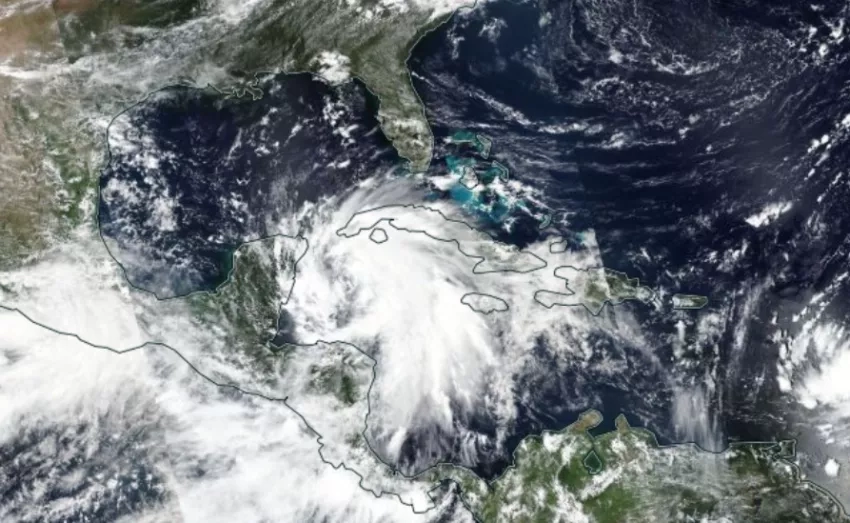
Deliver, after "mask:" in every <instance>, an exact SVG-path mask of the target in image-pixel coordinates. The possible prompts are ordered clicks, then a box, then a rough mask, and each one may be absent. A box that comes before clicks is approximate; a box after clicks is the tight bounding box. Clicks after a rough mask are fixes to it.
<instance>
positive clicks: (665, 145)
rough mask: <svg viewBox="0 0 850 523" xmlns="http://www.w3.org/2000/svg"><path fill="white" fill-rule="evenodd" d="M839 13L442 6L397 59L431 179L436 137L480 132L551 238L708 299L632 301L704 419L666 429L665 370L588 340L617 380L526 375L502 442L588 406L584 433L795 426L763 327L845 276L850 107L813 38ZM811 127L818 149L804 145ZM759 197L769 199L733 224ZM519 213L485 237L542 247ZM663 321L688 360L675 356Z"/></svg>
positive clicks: (829, 52) (675, 6)
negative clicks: (820, 143)
mask: <svg viewBox="0 0 850 523" xmlns="http://www.w3.org/2000/svg"><path fill="white" fill-rule="evenodd" d="M847 14H848V7H847V5H846V4H844V3H841V2H831V3H819V4H818V5H816V6H812V5H809V4H806V3H800V2H780V3H777V2H704V1H700V2H680V1H676V2H673V1H669V2H664V1H662V2H645V1H644V2H641V1H638V2H618V1H605V0H596V1H581V0H566V1H563V0H561V1H547V0H543V1H540V2H523V3H515V2H509V1H501V2H490V3H486V4H483V5H481V6H479V7H478V8H476V9H475V10H473V11H467V12H463V13H460V14H458V15H456V16H455V17H454V18H453V19H452V20H451V21H450V22H449V23H448V24H446V25H445V26H443V27H441V28H439V29H438V30H436V31H434V32H433V33H431V34H429V35H427V36H426V37H425V38H424V39H423V40H422V41H421V42H420V43H419V45H418V46H417V47H416V48H415V50H414V53H413V56H412V58H411V60H410V67H411V69H412V71H413V78H414V85H415V87H416V89H417V91H418V92H419V94H420V96H421V98H422V100H423V102H424V104H425V105H426V107H427V111H428V117H429V120H430V122H431V125H432V127H433V129H434V133H435V136H436V138H437V143H438V148H437V155H436V160H435V161H436V166H435V169H437V170H439V169H440V168H441V162H445V159H446V158H449V157H451V156H452V155H456V154H457V152H456V151H457V146H456V145H454V144H445V143H444V139H445V138H447V137H449V136H452V135H453V134H454V133H456V132H457V131H458V130H459V129H463V130H468V131H472V132H475V133H482V134H484V135H486V136H488V137H489V138H491V139H492V141H493V146H492V151H491V158H492V159H495V160H497V161H498V162H500V163H502V164H504V165H506V166H507V167H508V168H509V169H510V172H511V176H512V177H514V178H515V179H517V180H520V181H522V182H523V183H524V184H526V185H527V186H529V187H531V188H534V189H535V190H536V193H535V194H536V195H537V199H538V200H539V203H540V204H539V205H537V206H536V207H537V208H538V209H540V210H541V212H544V211H545V212H549V213H551V215H552V216H554V217H555V220H554V222H553V223H554V225H555V227H556V228H557V229H558V232H559V233H560V234H563V235H565V236H567V237H571V236H573V235H575V234H576V233H577V232H579V231H583V230H587V229H593V230H594V231H595V233H596V238H597V241H598V244H599V248H600V251H601V257H602V261H603V263H604V265H605V266H607V267H610V268H613V269H616V270H621V271H624V272H627V273H628V274H630V275H632V276H639V277H640V278H641V279H642V281H644V282H646V284H648V285H651V286H657V287H663V288H667V289H671V290H672V292H676V291H677V290H683V291H685V292H690V293H696V294H703V295H706V296H709V298H710V303H709V306H708V307H706V309H704V310H701V311H690V312H687V313H671V312H670V311H662V312H655V311H652V310H650V309H648V308H644V307H640V306H636V307H633V308H632V310H633V313H634V314H635V315H636V316H637V317H638V318H639V320H640V322H641V327H642V329H643V330H644V331H645V332H646V333H647V335H648V336H649V337H650V339H651V340H652V345H653V347H654V350H655V353H656V355H657V356H658V357H659V360H660V361H662V362H664V363H665V364H666V365H668V366H669V372H670V373H671V374H672V375H674V376H675V381H676V383H678V385H679V386H680V387H682V388H684V389H688V388H694V389H699V390H703V391H704V393H703V394H701V395H700V397H703V398H704V399H705V401H706V403H707V405H706V407H705V408H704V409H702V410H703V412H694V413H693V416H694V418H695V419H696V418H700V417H704V418H705V419H702V420H700V421H698V422H694V425H693V426H690V427H688V426H681V423H680V421H681V420H679V422H677V420H676V419H675V412H674V411H675V410H676V409H675V407H674V405H673V404H672V402H673V396H674V394H673V391H672V390H667V389H665V386H664V385H660V383H663V382H662V381H659V380H657V379H656V376H653V373H656V372H661V373H663V372H664V371H658V370H657V369H656V370H651V368H650V367H649V366H648V365H647V364H646V362H645V361H642V360H641V356H640V355H639V354H637V353H636V352H635V351H633V350H632V349H631V348H630V347H629V346H628V343H627V342H623V341H622V340H619V341H614V340H600V344H599V347H600V350H607V351H615V352H621V353H622V357H623V358H624V360H625V361H628V362H629V365H630V366H632V368H634V369H637V371H636V372H633V373H625V374H624V375H623V376H621V377H618V378H612V377H610V376H606V377H601V376H596V375H593V374H592V373H589V372H587V371H585V370H584V369H582V368H580V367H576V368H572V369H568V370H567V371H563V373H562V374H561V375H560V376H558V377H557V378H552V379H546V378H541V377H538V378H537V382H534V383H533V385H534V387H531V386H530V387H529V388H535V387H536V388H537V390H540V392H539V393H538V394H536V395H535V396H534V399H533V400H532V401H531V402H529V403H526V404H524V405H520V406H519V410H520V412H521V415H522V421H521V422H520V423H519V425H518V426H517V428H516V438H515V439H514V440H513V441H514V442H516V441H517V440H518V439H519V438H521V437H522V436H523V435H525V434H528V433H533V432H538V431H539V430H540V429H541V428H559V427H562V426H563V425H564V424H566V423H568V422H570V421H572V420H573V419H574V418H575V415H576V414H577V413H578V411H580V410H582V408H580V407H581V406H582V405H584V407H591V406H593V407H597V408H600V409H601V410H602V411H603V413H604V414H605V415H606V419H607V420H608V425H606V427H605V428H610V423H611V421H612V420H613V418H614V416H615V415H616V414H617V413H619V412H626V413H627V414H630V415H631V416H630V419H632V420H633V421H634V422H635V423H638V424H643V425H646V426H648V427H649V428H651V429H653V430H655V431H656V432H657V433H658V434H659V437H660V439H661V440H662V441H664V442H673V441H682V440H697V441H698V442H699V443H701V444H703V445H705V446H708V447H720V446H723V445H724V444H725V443H724V442H725V441H728V440H751V439H774V438H783V437H794V436H797V435H798V434H799V433H800V430H802V429H800V428H799V427H797V426H795V425H794V424H793V422H792V421H791V416H790V414H789V412H790V410H792V407H791V406H789V402H788V400H787V398H784V397H783V396H782V395H781V394H780V391H779V389H778V386H777V381H776V376H775V372H776V362H777V357H778V353H779V346H778V344H777V343H776V342H775V341H773V339H772V336H774V335H775V334H776V333H777V332H779V331H783V330H784V331H785V332H788V331H792V332H793V331H794V329H797V328H798V326H796V325H792V324H791V322H790V318H791V317H792V316H793V315H794V314H797V313H799V312H800V311H801V310H802V309H803V308H804V306H805V302H807V301H808V300H809V299H810V298H811V296H812V295H814V294H815V293H818V292H824V291H825V290H826V289H827V287H828V286H829V284H830V283H831V282H832V281H833V280H834V278H835V277H836V276H837V275H838V274H839V273H841V272H842V271H844V270H846V268H847V255H848V250H850V241H848V233H850V213H848V210H847V205H846V203H845V202H847V201H848V200H847V198H848V196H850V195H848V185H847V181H846V179H845V180H843V181H842V180H841V178H840V177H839V174H840V173H842V172H843V170H844V169H846V168H847V165H848V159H850V146H848V138H847V133H843V134H842V133H841V132H839V131H837V130H836V129H839V128H840V122H841V120H842V118H843V117H844V116H845V115H847V114H850V64H848V51H850V39H848V38H841V37H835V36H834V34H835V32H836V27H837V26H836V24H837V23H838V21H839V20H840V19H841V18H842V17H844V18H846V17H847ZM824 46H826V47H824ZM824 49H825V52H824ZM825 134H827V135H830V136H831V137H832V142H831V149H830V150H829V152H828V153H827V154H826V155H825V156H823V157H822V156H821V155H822V153H824V151H825V148H823V147H821V148H815V149H816V150H815V151H814V152H811V151H809V148H810V147H811V146H812V141H813V140H815V139H819V138H820V137H821V136H823V135H825ZM776 202H780V203H783V204H788V205H789V206H790V208H789V209H787V210H785V211H784V212H782V213H781V214H779V215H778V216H776V217H775V219H773V220H772V221H771V222H770V223H769V224H767V225H763V226H761V227H755V226H753V225H752V224H750V223H748V222H747V219H748V218H751V217H752V216H754V215H758V214H759V213H760V212H762V211H763V210H764V209H765V208H766V207H768V206H770V205H771V204H775V203H776ZM461 203H462V202H461ZM530 205H531V204H530ZM532 206H533V205H532ZM519 222H520V223H521V225H520V226H518V227H514V228H513V230H511V231H510V232H509V233H507V232H504V231H503V232H502V237H503V238H508V239H511V240H512V241H514V242H515V243H517V244H520V245H522V244H524V243H527V242H529V241H532V240H534V239H538V238H539V237H540V236H541V234H542V233H541V232H540V231H538V229H537V228H536V227H535V225H536V223H537V222H536V221H535V220H533V219H531V218H529V217H523V216H520V219H519ZM842 289H843V287H842ZM829 292H830V293H831V296H830V300H831V304H830V306H829V314H830V315H831V316H832V317H834V318H836V319H838V320H843V319H844V318H845V317H846V314H847V313H846V311H847V310H848V309H847V306H848V303H847V298H846V296H847V294H846V289H844V290H843V291H836V290H835V289H832V290H830V291H829ZM712 318H713V319H712ZM680 321H681V322H684V324H685V326H686V331H687V336H688V343H689V347H690V350H688V351H686V353H685V354H683V355H680V356H674V352H675V351H674V347H673V345H674V342H675V338H676V329H677V322H680ZM700 322H702V323H700ZM711 322H713V323H714V324H715V325H714V326H713V327H712V328H709V327H708V326H707V324H709V323H711ZM615 345H616V346H615ZM605 347H607V348H605ZM536 350H537V351H538V352H539V353H540V358H541V361H545V358H546V357H547V350H546V348H545V347H539V348H538V349H536ZM552 368H556V367H555V366H552ZM707 377H708V378H707ZM706 382H708V383H710V386H709V385H706ZM582 395H584V397H585V398H586V400H585V401H582ZM680 410H681V409H680ZM677 423H678V425H679V426H677ZM685 425H687V423H686V424H685Z"/></svg>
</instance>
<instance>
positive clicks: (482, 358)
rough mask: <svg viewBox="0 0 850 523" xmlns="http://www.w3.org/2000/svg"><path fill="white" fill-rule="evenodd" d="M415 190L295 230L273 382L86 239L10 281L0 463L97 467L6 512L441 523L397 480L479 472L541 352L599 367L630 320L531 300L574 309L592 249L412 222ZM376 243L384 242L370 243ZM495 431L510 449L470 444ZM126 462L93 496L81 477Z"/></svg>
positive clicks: (385, 195)
mask: <svg viewBox="0 0 850 523" xmlns="http://www.w3.org/2000/svg"><path fill="white" fill-rule="evenodd" d="M412 187H413V185H411V183H410V181H409V180H396V181H387V180H370V181H367V182H364V183H363V184H361V185H360V186H359V187H357V188H355V189H354V190H353V191H351V192H350V193H349V194H347V195H345V196H340V197H335V198H331V199H328V200H325V201H323V202H321V203H319V204H317V205H313V206H308V207H306V208H304V209H302V211H301V212H300V213H299V214H298V215H297V216H292V217H291V218H289V219H286V220H284V221H283V222H282V223H280V225H279V228H280V232H281V233H282V234H284V235H285V236H282V237H280V238H279V239H277V240H275V242H274V244H273V246H272V248H273V252H275V253H276V254H275V256H278V257H279V256H280V255H281V253H287V252H289V253H293V254H294V257H295V258H297V257H298V256H301V255H302V254H303V256H301V257H300V259H299V262H298V264H297V267H290V268H289V269H287V271H290V270H291V271H293V272H285V273H282V274H281V275H278V277H277V280H272V281H277V285H278V286H280V289H279V290H280V296H281V297H282V299H281V305H282V306H283V307H284V309H285V310H286V311H287V314H288V315H289V316H290V319H291V321H292V323H293V325H294V328H293V333H292V334H293V336H294V337H295V339H296V340H297V342H298V343H299V344H301V345H299V346H292V347H290V348H289V349H287V350H288V351H289V352H287V354H286V356H285V357H283V358H281V359H279V360H278V363H276V364H275V366H273V367H272V368H271V370H269V369H266V370H260V368H259V367H258V366H257V365H256V362H254V361H252V358H253V357H254V356H252V354H251V353H249V352H245V351H244V349H239V350H237V348H235V347H233V346H231V345H230V344H229V342H228V341H226V340H227V339H228V334H229V333H228V332H227V329H228V328H231V327H232V326H230V325H225V324H208V323H204V322H202V321H201V320H200V319H199V316H198V314H200V313H199V312H198V308H197V307H198V305H197V302H195V301H192V299H189V298H178V299H170V300H164V301H161V300H157V299H156V298H155V297H154V296H152V295H151V294H149V293H146V292H143V291H138V290H135V289H132V288H131V287H130V286H128V285H127V283H126V281H125V280H124V278H123V273H122V271H121V269H120V267H119V266H118V265H117V264H116V263H115V262H114V260H112V258H110V257H109V256H108V255H107V253H106V251H105V249H104V248H103V245H102V243H100V241H99V239H98V238H96V237H93V236H92V235H91V234H90V233H88V232H81V233H80V235H79V236H78V237H77V238H75V240H74V241H73V242H70V243H66V244H64V245H62V246H58V247H56V248H55V249H54V250H53V251H52V252H51V253H50V254H48V255H46V256H45V257H44V258H43V259H42V260H41V261H40V262H39V263H36V264H34V265H30V266H27V267H24V268H21V269H18V270H15V271H12V272H7V273H3V274H0V284H2V286H0V304H2V305H3V306H5V307H7V309H4V312H3V313H2V315H0V322H2V327H0V348H2V349H3V352H2V354H3V359H2V362H1V363H2V367H1V368H2V370H0V373H2V375H1V376H0V393H2V394H3V395H4V397H5V399H4V400H3V402H2V405H3V409H2V410H0V416H2V420H0V427H6V429H5V431H4V433H3V434H2V437H3V439H4V441H3V444H5V445H24V446H26V445H30V446H31V447H32V448H29V447H27V450H25V451H24V452H25V453H27V452H29V453H30V455H31V456H32V461H33V462H35V461H37V460H36V454H33V453H40V452H43V447H44V445H45V443H43V441H46V440H47V439H49V438H51V437H54V436H51V435H50V434H58V433H68V432H69V431H70V432H73V436H72V438H71V439H70V440H68V441H66V443H65V447H67V448H77V449H83V448H84V449H86V450H85V459H82V460H81V461H80V460H79V459H78V460H77V461H73V460H71V461H69V463H70V464H69V465H68V467H67V472H63V474H65V475H67V476H68V477H62V478H55V477H53V478H51V479H50V480H45V479H44V478H41V477H36V476H33V477H32V478H30V479H28V480H23V481H22V483H21V484H22V485H26V486H22V487H21V488H22V492H21V493H20V494H19V495H18V496H17V497H16V498H15V500H13V501H11V502H9V503H6V504H4V505H3V508H2V510H3V511H5V513H6V514H11V515H12V516H15V517H16V515H17V514H19V512H16V511H21V510H50V511H54V512H55V513H56V514H66V515H74V514H79V513H85V511H91V510H94V509H93V508H92V507H95V506H112V505H115V507H123V508H115V509H114V515H115V516H116V517H117V516H128V515H132V517H133V518H137V517H139V514H144V515H145V517H149V518H150V519H151V520H174V519H181V518H182V519H183V520H187V521H191V520H198V521H202V520H203V521H268V520H275V521H310V520H313V521H320V520H321V521H325V520H327V521H359V520H363V521H405V520H421V519H422V518H423V517H425V516H419V515H417V514H415V513H414V510H412V509H411V506H408V505H412V506H413V507H414V508H415V509H416V511H424V510H428V509H432V510H431V511H430V512H429V513H428V516H429V517H430V516H435V515H438V514H440V513H441V512H442V511H443V510H444V509H445V506H446V505H445V504H446V503H450V502H451V499H450V497H447V498H440V499H437V500H436V505H437V506H436V507H435V506H434V505H435V501H433V500H432V499H431V498H430V495H432V494H435V493H434V492H429V491H430V490H431V489H432V488H433V487H434V485H432V484H429V483H426V482H424V481H418V480H417V481H410V480H407V479H405V478H403V477H400V476H394V475H393V474H392V471H391V468H390V467H388V466H386V465H384V464H383V463H381V461H385V462H389V463H392V464H397V465H402V466H403V468H405V470H406V471H408V472H414V471H420V470H422V469H424V468H426V467H427V466H428V465H429V464H431V463H433V461H434V460H435V459H439V458H440V457H441V456H444V455H445V452H446V450H447V449H448V448H453V449H454V450H455V451H457V452H456V453H455V454H454V457H455V459H459V460H461V461H462V462H465V463H467V464H474V463H475V461H476V459H477V458H476V456H477V454H476V452H477V451H478V450H480V449H481V448H492V447H493V446H494V445H496V446H498V445H499V444H501V443H502V438H503V437H504V436H505V435H506V434H507V432H508V430H509V428H510V427H511V423H512V421H513V420H514V418H515V416H516V412H515V405H516V403H517V397H516V394H518V393H521V386H519V385H518V384H517V383H516V381H515V380H516V379H517V377H518V376H519V375H520V374H519V373H520V371H521V370H522V369H523V366H525V365H529V364H530V363H533V361H532V360H531V359H530V358H532V357H531V356H530V354H529V353H528V347H530V346H532V345H533V343H534V342H535V340H538V339H541V338H543V339H546V340H547V343H548V344H549V345H551V347H552V350H554V351H556V352H558V353H559V354H561V355H562V356H563V357H564V358H580V359H581V358H588V357H589V356H590V354H591V349H590V348H589V347H588V346H587V345H586V342H585V341H584V340H586V339H587V334H588V333H590V332H592V331H594V330H595V329H601V328H604V329H606V330H608V331H610V332H614V333H616V332H620V331H622V334H623V335H624V336H625V335H628V332H627V331H628V329H629V328H630V327H629V320H628V316H627V315H620V317H619V318H618V319H617V320H616V321H615V319H614V318H613V317H610V316H608V315H601V316H599V317H593V316H591V315H589V314H588V313H587V311H586V310H585V309H584V308H583V307H561V308H554V309H547V308H545V307H543V306H542V305H541V304H539V303H537V302H536V301H535V300H534V295H535V292H536V291H538V290H543V289H549V290H561V291H563V290H564V289H565V282H564V280H563V279H560V278H558V277H557V276H555V268H556V267H559V266H564V265H570V266H573V267H578V268H582V267H589V266H593V265H597V264H598V258H597V254H596V249H595V245H594V244H593V235H592V233H588V234H586V235H585V237H586V238H587V242H588V243H587V245H586V246H585V248H584V249H582V250H578V251H571V252H555V253H553V252H552V251H553V250H555V251H557V249H550V247H549V244H548V243H540V244H537V245H533V246H531V247H530V248H529V249H528V251H527V252H524V253H520V252H518V251H516V250H515V249H513V248H511V247H509V246H506V245H503V244H499V243H497V242H495V241H494V240H493V239H492V238H490V237H489V236H486V235H484V234H483V233H480V232H477V231H475V230H474V229H471V228H470V227H469V226H468V225H466V224H464V223H462V222H460V221H454V220H460V219H461V218H462V216H460V215H459V214H457V212H456V211H455V210H453V209H452V208H451V207H450V206H439V205H435V206H432V207H418V206H413V205H407V206H406V205H404V204H403V203H402V204H399V203H398V202H407V201H420V199H421V195H420V194H418V193H417V192H416V190H415V189H413V188H412ZM391 202H392V203H393V204H394V205H392V206H389V207H388V206H387V205H388V204H389V203H391ZM438 211H439V212H438ZM374 227H380V228H381V229H383V230H384V231H385V233H386V241H385V242H382V243H377V242H374V241H372V240H371V239H370V236H371V234H370V232H371V231H372V230H373V228H374ZM296 234H299V235H301V236H302V237H303V239H301V238H296V237H295V236H296ZM237 270H238V263H237ZM293 278H294V279H295V284H294V286H293V284H292V282H293ZM290 290H291V295H290ZM471 292H477V293H482V294H487V295H492V296H499V297H500V298H501V299H502V300H504V302H505V303H507V304H508V306H509V307H510V311H509V312H508V313H506V314H491V315H483V314H480V313H478V312H475V311H474V310H473V309H472V308H470V307H468V306H467V305H465V304H464V303H463V302H462V301H461V298H462V297H463V296H464V295H466V294H468V293H471ZM287 298H288V299H287ZM18 311H20V312H18ZM22 313H23V314H22ZM618 314H619V313H618ZM48 326H49V327H50V329H56V331H61V333H59V332H56V331H53V330H50V329H48V328H47V327H48ZM325 342H327V343H325ZM95 345H97V346H95ZM335 365H336V367H335ZM339 365H342V366H341V367H340V366H339ZM316 369H330V370H333V369H343V370H344V371H345V372H346V373H348V378H346V379H349V380H350V382H349V383H351V384H353V385H352V390H353V391H354V392H353V393H352V397H351V398H350V400H346V401H343V400H342V399H340V398H338V397H334V394H333V393H330V392H327V391H322V390H319V389H320V387H317V386H316V383H317V382H316V381H315V379H314V378H315V376H314V375H315V373H316ZM329 372H330V371H329ZM333 372H336V370H333ZM373 372H374V374H373ZM269 373H271V374H269ZM311 376H313V377H312V378H311ZM311 380H312V381H311ZM231 386H232V387H231ZM233 387H235V388H233ZM24 390H25V391H27V393H26V394H22V393H21V391H24ZM367 393H368V397H367ZM284 398H287V400H288V401H287V403H286V404H284V402H283V401H282V400H283V399H284ZM293 409H294V410H293ZM481 413H484V415H485V416H487V417H489V418H491V419H492V420H494V423H495V427H496V432H495V435H493V434H484V433H482V432H480V431H478V430H477V429H476V428H475V427H474V426H473V425H472V424H471V423H470V419H471V418H472V417H473V416H475V415H480V414H481ZM361 433H364V435H365V436H366V440H367V441H368V442H369V443H370V445H371V447H372V448H373V449H374V451H375V452H376V453H377V456H375V455H373V454H372V453H371V452H370V451H369V448H368V447H365V446H363V445H362V444H361V443H358V441H359V440H358V438H359V435H360V434H361ZM320 435H321V440H320V441H317V438H319V436H320ZM21 442H29V443H26V444H24V443H21ZM122 442H124V443H122ZM127 442H132V443H127ZM458 449H460V450H459V451H458ZM113 455H114V456H116V459H112V460H110V461H109V463H110V465H109V466H108V467H104V468H105V472H104V473H103V474H101V476H99V477H98V479H97V481H96V482H95V483H92V481H93V480H91V479H90V478H88V476H89V474H88V472H87V471H83V470H76V469H75V467H77V466H78V465H77V463H79V462H82V463H89V464H90V463H92V460H95V461H96V460H98V459H105V458H102V457H103V456H113ZM39 456H40V454H39ZM98 456H101V458H99V457H98ZM127 456H130V457H129V458H128V457H127ZM41 457H44V456H41ZM57 459H61V457H60V456H57ZM69 459H70V458H69ZM122 460H125V461H122ZM125 462H126V463H125ZM131 463H138V464H139V465H138V467H137V469H138V470H136V469H134V468H133V467H136V465H131ZM63 470H64V469H63ZM139 477H141V478H143V479H142V480H139V479H138V478H139ZM27 481H29V482H30V483H31V484H28V483H26V482H27ZM44 481H54V482H61V483H62V484H69V483H73V482H74V481H76V482H78V483H79V484H80V485H81V486H78V489H77V490H75V491H74V492H75V494H73V496H72V495H70V494H69V495H68V496H66V497H62V496H56V495H55V492H54V490H51V489H50V488H47V489H45V488H41V487H38V488H37V486H36V484H39V485H41V484H43V482H44ZM44 492H49V493H51V494H50V496H53V497H50V499H48V497H45V496H48V494H44ZM376 495H380V497H376ZM38 496H42V498H39V497H38ZM54 498H55V499H54ZM86 500H88V501H86ZM98 500H99V501H98ZM122 500H124V501H122ZM126 500H131V501H126ZM80 503H83V504H84V505H85V503H89V505H85V506H83V505H80ZM110 504H112V505H110ZM36 506H38V507H44V508H38V509H36V508H33V507H36ZM63 511H64V512H63ZM74 511H77V512H74ZM122 511H123V512H122ZM110 514H112V513H110ZM455 515H456V516H457V514H455ZM128 517H129V516H128ZM458 517H460V516H458ZM464 517H468V514H467V515H466V516H464ZM426 519H427V518H426Z"/></svg>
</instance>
